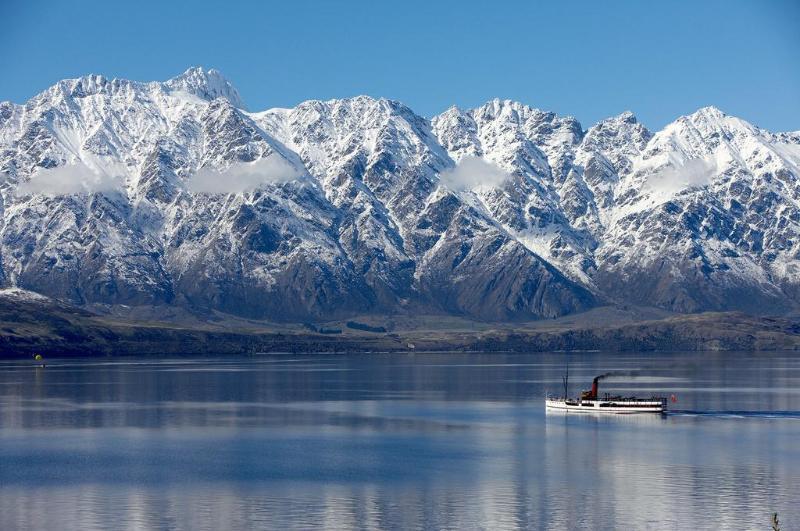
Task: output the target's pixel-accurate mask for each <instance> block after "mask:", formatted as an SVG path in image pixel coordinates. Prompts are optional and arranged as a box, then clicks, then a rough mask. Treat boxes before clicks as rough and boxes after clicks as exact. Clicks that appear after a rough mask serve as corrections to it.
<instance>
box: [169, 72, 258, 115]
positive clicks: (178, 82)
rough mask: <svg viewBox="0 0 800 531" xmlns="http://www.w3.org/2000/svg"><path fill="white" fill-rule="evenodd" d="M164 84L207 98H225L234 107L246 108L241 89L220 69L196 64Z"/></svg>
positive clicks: (173, 88)
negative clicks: (237, 88) (235, 86)
mask: <svg viewBox="0 0 800 531" xmlns="http://www.w3.org/2000/svg"><path fill="white" fill-rule="evenodd" d="M164 85H166V86H167V87H168V88H170V89H172V90H185V91H186V92H189V93H191V94H194V95H196V96H198V97H201V98H203V99H207V100H213V99H216V98H225V99H226V100H228V101H229V102H231V104H232V105H233V106H234V107H239V108H241V109H244V108H245V105H244V102H243V101H242V98H241V96H239V91H237V90H236V88H234V86H233V85H232V84H231V82H230V81H228V80H227V79H226V78H225V76H223V75H222V73H221V72H220V71H219V70H216V69H214V68H211V69H209V70H205V69H204V68H203V67H201V66H194V67H192V68H189V69H187V70H186V71H185V72H184V73H182V74H181V75H179V76H177V77H174V78H172V79H170V80H169V81H167V82H166V83H164Z"/></svg>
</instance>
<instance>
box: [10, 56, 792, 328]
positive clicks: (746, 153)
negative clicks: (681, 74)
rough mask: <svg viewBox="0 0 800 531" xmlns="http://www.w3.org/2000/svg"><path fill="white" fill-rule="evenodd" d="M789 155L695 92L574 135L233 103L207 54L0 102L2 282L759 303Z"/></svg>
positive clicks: (778, 270) (549, 125) (780, 242)
mask: <svg viewBox="0 0 800 531" xmlns="http://www.w3.org/2000/svg"><path fill="white" fill-rule="evenodd" d="M476 159H478V160H481V161H484V162H482V163H481V164H484V165H486V164H487V163H490V164H492V165H493V166H485V168H486V170H485V171H486V172H489V173H493V174H494V175H495V177H494V178H493V179H494V180H492V179H489V177H488V173H487V174H486V175H484V173H482V171H483V170H481V168H482V167H484V166H480V165H478V166H474V165H473V166H471V168H472V170H470V171H467V170H465V169H464V168H466V167H467V163H468V162H469V161H473V160H476ZM265 161H266V162H265ZM798 167H800V134H798V133H782V134H773V133H770V132H767V131H764V130H761V129H758V128H756V127H754V126H752V125H750V124H748V123H746V122H743V121H741V120H739V119H736V118H733V117H729V116H726V115H724V114H723V113H722V112H720V111H719V110H717V109H714V108H706V109H701V110H699V111H697V112H696V113H695V114H693V115H690V116H687V117H683V118H680V119H678V120H677V121H675V122H674V123H672V124H670V125H669V126H667V127H666V128H664V130H662V131H660V132H658V133H655V134H653V133H651V132H650V131H648V130H647V129H646V128H645V127H643V126H642V125H641V124H639V123H638V122H637V121H636V118H635V117H634V116H633V115H632V114H630V113H624V114H622V115H620V116H618V117H615V118H610V119H608V120H604V121H602V122H600V123H598V124H597V125H595V126H593V127H591V128H590V129H588V130H586V131H584V130H583V128H582V127H581V125H580V124H579V123H578V122H577V121H576V120H575V119H573V118H570V117H559V116H557V115H555V114H553V113H549V112H543V111H539V110H536V109H532V108H530V107H527V106H525V105H522V104H519V103H516V102H510V101H500V100H494V101H491V102H489V103H487V104H486V105H484V106H482V107H480V108H477V109H472V110H468V111H462V110H460V109H457V108H451V109H449V110H447V111H446V112H444V113H442V114H441V115H439V116H437V117H435V118H434V119H433V120H432V121H430V122H429V121H428V120H426V119H424V118H422V117H420V116H418V115H416V114H415V113H414V112H413V111H412V110H410V109H409V108H407V107H405V106H404V105H402V104H400V103H397V102H394V101H389V100H384V99H372V98H368V97H363V96H362V97H356V98H352V99H345V100H332V101H327V102H322V101H309V102H305V103H302V104H300V105H298V106H297V107H296V108H293V109H272V110H267V111H263V112H256V113H250V112H247V111H245V110H244V104H243V102H242V101H241V98H240V97H239V94H238V93H237V92H236V90H235V89H234V88H233V86H232V85H231V84H230V83H229V82H228V81H226V80H225V79H224V78H223V77H222V76H221V75H220V74H219V72H216V71H215V70H210V71H205V70H203V69H199V68H194V69H190V70H188V71H187V72H185V73H184V74H182V75H181V76H178V77H176V78H174V79H172V80H169V81H167V82H164V83H157V82H154V83H138V82H132V81H127V80H118V79H114V80H108V79H106V78H104V77H102V76H86V77H83V78H80V79H74V80H65V81H61V82H59V83H57V84H56V85H54V86H53V87H51V88H50V89H48V90H46V91H45V92H43V93H41V94H39V95H38V96H36V97H34V98H33V99H31V100H30V101H29V102H27V103H26V104H25V105H15V104H13V103H8V102H3V103H0V172H2V174H3V179H2V183H0V197H1V198H2V204H0V214H1V216H2V220H1V221H0V223H2V225H1V226H0V258H1V261H0V268H1V270H0V281H1V282H2V284H3V285H5V286H19V287H21V288H25V289H30V290H34V291H37V292H40V293H44V294H46V295H49V296H52V297H57V298H61V299H64V300H67V301H70V302H73V303H104V304H129V305H138V304H177V305H186V306H192V307H199V308H207V309H219V310H222V311H226V312H230V313H234V314H238V315H244V316H252V317H263V318H269V319H276V320H303V319H324V318H334V317H336V318H338V317H341V316H344V315H348V314H352V313H357V312H366V311H375V312H389V313H391V312H396V311H436V312H448V313H454V314H462V315H467V316H472V317H476V318H481V319H489V320H498V319H502V320H505V319H529V318H537V317H556V316H559V315H563V314H565V313H570V312H576V311H582V310H585V309H588V308H590V307H592V306H594V305H597V304H599V303H602V302H606V301H618V302H625V301H629V302H634V303H637V304H647V305H657V306H660V307H663V308H667V309H672V310H678V311H688V312H692V311H699V310H707V309H724V310H728V309H742V310H748V311H779V310H781V309H785V308H790V307H793V305H794V304H795V301H796V300H797V299H798V298H799V297H798V295H800V184H798V176H800V171H798ZM276 168H277V169H276ZM475 168H478V171H476V170H475ZM200 174H202V175H204V176H205V177H204V178H205V179H206V181H209V180H210V181H211V183H212V184H213V186H212V189H209V190H205V189H203V188H202V186H200V187H198V186H197V185H194V184H193V183H194V182H195V181H194V180H193V179H196V178H197V176H198V175H200ZM496 174H500V175H503V178H502V179H500V180H498V179H497V177H496ZM484 177H486V178H484ZM248 179H249V181H248ZM253 179H255V183H253V182H252V180H253ZM454 179H462V180H461V181H458V180H454ZM242 182H246V183H249V186H243V185H242ZM228 185H229V188H226V187H227V186H228ZM205 186H208V182H206V185H205ZM220 188H221V189H223V190H225V191H229V192H230V193H224V194H221V193H218V192H219V189H220Z"/></svg>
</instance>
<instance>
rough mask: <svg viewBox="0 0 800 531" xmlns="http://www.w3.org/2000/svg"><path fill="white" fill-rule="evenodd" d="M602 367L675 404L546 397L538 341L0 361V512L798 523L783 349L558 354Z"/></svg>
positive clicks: (58, 520)
mask: <svg viewBox="0 0 800 531" xmlns="http://www.w3.org/2000/svg"><path fill="white" fill-rule="evenodd" d="M608 367H612V368H618V369H619V370H631V369H636V368H645V374H643V375H642V376H638V377H620V378H612V379H610V380H609V381H607V382H604V386H605V387H606V388H607V389H608V390H609V391H615V390H616V391H620V392H621V390H625V392H626V393H628V392H635V393H639V394H648V393H651V392H653V391H660V392H664V393H673V392H676V393H678V396H679V403H678V405H679V406H680V407H681V408H682V411H683V413H681V414H676V415H668V416H658V415H623V416H603V415H586V414H584V415H575V414H564V413H563V412H556V413H555V414H553V413H552V412H550V413H548V414H545V411H544V409H543V407H542V398H543V397H544V395H545V393H546V392H547V391H550V392H558V391H559V390H560V377H561V372H562V370H563V355H555V354H554V355H540V354H536V355H496V354H495V355H478V354H447V355H419V354H418V355H415V356H375V355H372V356H368V355H361V356H314V357H307V358H304V357H296V356H258V357H252V358H227V359H213V358H209V359H200V360H197V359H193V360H190V359H178V360H166V361H149V360H135V361H130V360H124V361H119V362H117V361H110V362H109V361H100V362H97V361H91V360H88V361H81V362H74V361H73V362H54V363H52V364H51V365H50V366H48V368H47V369H45V370H43V371H42V370H36V369H34V368H32V367H31V366H29V365H27V364H23V363H11V362H7V363H5V364H3V365H2V366H1V367H0V528H2V529H64V528H72V529H110V528H118V527H120V522H125V524H126V526H127V527H130V528H155V529H246V528H253V527H259V528H284V527H300V528H303V527H318V528H325V529H350V528H363V529H376V528H389V529H475V528H483V529H486V528H490V529H516V528H519V529H530V528H541V529H576V528H583V529H619V528H624V529H648V528H652V529H720V528H728V527H730V528H765V527H767V524H768V518H769V515H770V514H771V512H772V511H778V512H780V513H781V517H782V520H783V521H784V522H785V523H786V525H787V526H789V525H790V524H791V523H792V522H800V510H798V509H797V508H796V506H797V503H796V502H797V496H796V494H795V493H794V489H795V488H796V485H797V484H798V480H800V460H798V457H799V456H798V453H797V446H796V441H797V440H798V436H800V418H798V417H800V416H793V415H792V413H793V412H797V411H799V410H800V394H798V393H797V392H796V391H795V389H797V388H798V385H797V384H798V383H800V382H798V380H799V379H800V371H798V369H799V368H800V362H798V361H797V360H796V359H795V358H794V357H791V356H788V355H785V354H784V355H781V354H778V355H754V354H747V353H741V354H730V353H727V354H725V355H724V356H722V355H705V356H704V355H695V354H675V355H670V356H664V355H660V356H656V355H641V354H639V355H629V356H618V355H615V356H605V357H603V356H600V355H597V354H585V355H572V356H571V365H570V378H571V381H573V382H575V387H574V389H573V392H576V391H577V389H578V387H579V385H581V384H583V383H586V382H588V381H589V380H590V379H591V377H592V376H593V375H594V374H596V373H598V372H603V371H605V370H609V369H608ZM779 389H783V390H785V391H778V390H779ZM764 391H769V392H764ZM726 412H727V413H731V412H739V413H742V412H744V413H745V414H741V415H732V414H727V413H726ZM715 413H716V414H715ZM720 413H726V414H720Z"/></svg>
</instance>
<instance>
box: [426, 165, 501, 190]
mask: <svg viewBox="0 0 800 531" xmlns="http://www.w3.org/2000/svg"><path fill="white" fill-rule="evenodd" d="M509 177H510V174H509V173H508V172H506V171H503V170H502V169H501V168H500V167H499V166H497V165H495V164H493V163H491V162H488V161H486V160H484V159H482V158H480V157H473V156H466V157H464V158H462V159H461V160H460V161H458V163H457V164H456V165H455V167H454V168H452V169H450V170H447V171H443V172H442V173H441V175H440V177H439V179H440V180H439V182H440V183H441V184H442V185H444V186H446V187H447V188H449V189H451V190H454V191H457V192H460V191H463V190H471V189H472V188H475V187H478V186H489V187H494V188H496V187H499V186H502V185H503V183H505V182H506V180H508V178H509Z"/></svg>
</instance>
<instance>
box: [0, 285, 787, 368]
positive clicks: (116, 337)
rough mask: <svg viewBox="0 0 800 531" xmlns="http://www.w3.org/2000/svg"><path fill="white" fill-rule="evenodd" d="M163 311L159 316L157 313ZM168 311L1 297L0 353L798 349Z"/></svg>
mask: <svg viewBox="0 0 800 531" xmlns="http://www.w3.org/2000/svg"><path fill="white" fill-rule="evenodd" d="M165 311H166V312H167V313H166V314H165V313H164V312H165ZM169 312H174V310H171V309H162V310H158V309H141V308H139V309H124V308H123V309H120V308H115V309H112V311H107V312H106V313H105V314H104V315H98V314H97V313H90V312H88V311H86V310H82V309H79V308H75V307H72V306H69V305H66V304H63V303H59V302H56V301H53V300H50V299H38V298H26V297H16V296H11V297H9V296H5V297H0V356H3V357H17V356H19V357H24V356H30V355H31V354H32V353H34V352H42V353H43V354H45V355H48V356H54V355H130V354H152V355H174V354H205V353H215V354H225V353H242V352H259V351H283V352H314V351H324V352H343V351H354V350H359V351H364V350H366V351H408V350H411V348H410V347H409V344H413V345H414V348H415V350H488V351H492V350H497V351H500V350H511V351H550V350H783V349H787V350H796V349H797V350H800V324H798V322H797V321H795V320H790V319H779V318H765V317H753V316H748V315H745V314H741V313H704V314H695V315H674V314H668V313H666V312H661V311H658V310H652V309H641V308H610V307H609V308H601V309H595V310H592V311H590V312H586V313H584V314H577V315H573V316H568V317H564V318H561V319H554V320H546V321H536V322H525V323H502V324H500V323H495V324H492V323H476V322H472V321H468V320H465V319H459V318H457V317H450V316H417V317H410V316H391V317H385V316H361V317H359V318H355V319H353V320H355V321H358V322H361V323H366V324H369V325H371V326H385V327H386V328H387V329H388V332H387V333H371V332H365V331H359V330H353V329H350V328H347V327H346V326H344V323H338V322H331V323H323V324H324V327H325V328H340V329H341V330H342V333H341V334H317V333H312V332H310V331H309V330H308V329H307V328H304V327H303V326H301V325H297V324H275V323H264V322H259V321H250V320H245V319H239V318H235V317H231V316H226V315H218V314H213V315H204V316H197V315H192V314H189V313H185V312H179V313H178V314H175V313H169Z"/></svg>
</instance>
